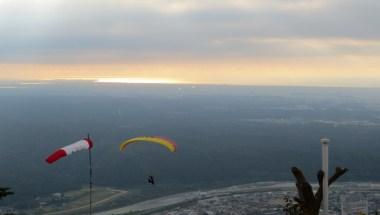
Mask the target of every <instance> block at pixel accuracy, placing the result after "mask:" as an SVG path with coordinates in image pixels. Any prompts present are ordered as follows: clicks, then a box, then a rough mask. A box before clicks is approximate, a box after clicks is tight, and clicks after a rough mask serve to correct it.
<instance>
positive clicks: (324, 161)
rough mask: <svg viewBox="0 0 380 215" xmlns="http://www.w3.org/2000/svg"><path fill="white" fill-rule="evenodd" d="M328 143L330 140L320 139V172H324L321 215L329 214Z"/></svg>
mask: <svg viewBox="0 0 380 215" xmlns="http://www.w3.org/2000/svg"><path fill="white" fill-rule="evenodd" d="M329 143H330V140H329V139H327V138H322V139H321V144H322V170H323V172H324V177H323V188H322V195H323V215H328V213H329V182H328V181H329V179H328V178H329Z"/></svg>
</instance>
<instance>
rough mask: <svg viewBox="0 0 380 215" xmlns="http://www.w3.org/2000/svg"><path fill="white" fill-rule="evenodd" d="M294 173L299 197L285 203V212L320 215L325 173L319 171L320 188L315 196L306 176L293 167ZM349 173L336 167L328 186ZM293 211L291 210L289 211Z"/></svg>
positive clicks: (292, 214) (293, 214) (294, 214)
mask: <svg viewBox="0 0 380 215" xmlns="http://www.w3.org/2000/svg"><path fill="white" fill-rule="evenodd" d="M291 170H292V173H293V175H294V177H295V178H296V187H297V191H298V196H297V197H294V201H295V203H294V202H293V201H290V203H289V201H288V203H289V204H287V202H286V201H285V203H286V205H285V207H284V211H286V212H287V214H289V215H297V214H302V215H318V214H319V210H320V208H321V202H322V198H323V190H322V187H323V186H322V183H323V177H324V175H325V174H324V172H323V171H322V170H319V171H318V174H317V177H318V184H319V188H318V190H317V192H316V193H315V194H314V192H313V188H312V186H311V185H310V183H309V182H308V181H307V180H306V178H305V176H304V174H303V173H302V171H301V170H300V169H298V168H297V167H293V168H292V169H291ZM347 171H348V169H347V168H341V167H336V169H335V173H334V174H333V175H332V176H331V177H330V178H329V182H328V185H329V186H330V184H332V183H334V182H335V181H336V180H337V179H338V178H339V177H341V176H342V175H344V174H345V173H346V172H347ZM289 209H291V210H289Z"/></svg>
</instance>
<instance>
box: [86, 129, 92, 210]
mask: <svg viewBox="0 0 380 215" xmlns="http://www.w3.org/2000/svg"><path fill="white" fill-rule="evenodd" d="M87 138H88V139H89V140H90V134H88V135H87ZM88 162H89V180H90V181H89V187H90V211H89V212H90V215H92V156H91V148H90V149H88Z"/></svg>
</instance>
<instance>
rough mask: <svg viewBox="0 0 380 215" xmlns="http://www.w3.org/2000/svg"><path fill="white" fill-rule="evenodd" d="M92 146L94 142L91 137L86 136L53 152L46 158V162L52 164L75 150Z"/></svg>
mask: <svg viewBox="0 0 380 215" xmlns="http://www.w3.org/2000/svg"><path fill="white" fill-rule="evenodd" d="M92 147H93V143H92V141H91V139H90V138H85V139H82V140H80V141H78V142H75V143H73V144H71V145H68V146H65V147H63V148H60V149H58V150H57V151H55V152H54V153H53V154H51V155H50V156H49V157H48V158H46V162H47V163H49V164H52V163H54V162H56V161H58V160H59V159H61V158H63V157H66V156H68V155H71V154H72V153H74V152H77V151H81V150H85V149H88V150H91V148H92Z"/></svg>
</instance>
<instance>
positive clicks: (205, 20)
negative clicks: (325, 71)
mask: <svg viewBox="0 0 380 215" xmlns="http://www.w3.org/2000/svg"><path fill="white" fill-rule="evenodd" d="M379 11H380V2H379V1H377V0H361V1H357V0H330V1H327V0H319V1H318V0H250V1H248V0H234V1H232V0H231V1H227V0H224V1H211V0H207V1H198V0H194V1H172V0H156V1H153V0H151V1H138V0H125V1H122V0H108V1H101V0H85V1H74V0H66V1H63V0H50V1H43V0H29V1H22V0H12V1H10V0H0V32H1V34H0V44H1V45H0V63H3V64H5V63H9V64H19V63H45V64H46V63H47V64H57V63H58V64H75V63H79V64H83V63H84V64H88V63H92V62H94V61H95V62H96V63H107V64H110V63H136V62H138V63H144V62H173V61H186V62H187V61H218V60H225V59H228V60H230V61H234V60H247V61H249V60H260V59H274V60H276V59H289V58H293V59H297V58H307V59H315V58H318V59H320V58H350V59H357V58H360V57H364V58H377V57H379V56H380V28H379V27H378V26H380V13H379Z"/></svg>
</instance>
